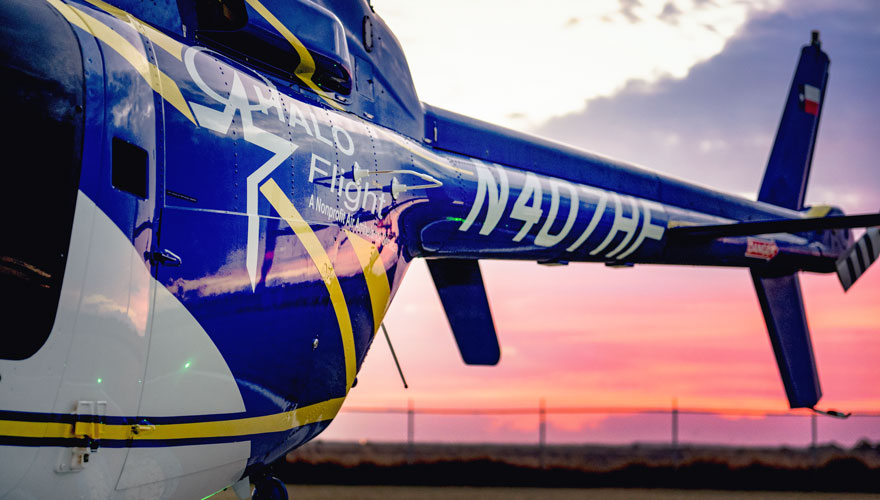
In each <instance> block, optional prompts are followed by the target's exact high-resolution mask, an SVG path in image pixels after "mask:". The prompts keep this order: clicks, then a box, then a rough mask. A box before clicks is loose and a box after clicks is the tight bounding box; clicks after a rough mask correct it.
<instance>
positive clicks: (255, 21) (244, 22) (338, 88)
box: [196, 0, 352, 95]
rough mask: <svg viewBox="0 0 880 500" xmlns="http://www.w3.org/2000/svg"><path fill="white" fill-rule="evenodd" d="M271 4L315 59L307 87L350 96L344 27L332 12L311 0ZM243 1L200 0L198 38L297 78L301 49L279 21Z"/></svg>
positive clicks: (241, 58) (263, 67) (251, 63)
mask: <svg viewBox="0 0 880 500" xmlns="http://www.w3.org/2000/svg"><path fill="white" fill-rule="evenodd" d="M266 7H267V9H268V10H269V11H270V12H272V14H273V15H274V16H276V19H277V20H278V22H281V23H282V24H283V25H284V27H285V28H286V29H287V30H289V31H290V32H291V33H293V34H294V36H295V37H296V40H297V42H296V43H297V44H302V45H304V46H305V48H306V50H307V51H308V56H309V57H310V58H311V59H312V61H311V64H313V65H314V71H313V72H312V73H311V75H310V78H311V81H310V82H305V83H307V84H308V85H307V86H308V87H313V86H317V87H318V88H320V89H321V90H323V91H326V92H335V93H337V94H340V95H349V94H351V90H352V81H351V73H352V71H351V67H350V66H351V62H350V56H349V52H348V42H347V40H346V37H345V29H344V28H343V26H342V24H341V23H340V21H339V20H338V19H337V18H336V17H335V16H334V15H333V13H332V12H330V11H328V10H327V9H324V8H323V7H321V6H319V5H317V4H313V3H312V2H286V1H281V0H272V1H267V6H266ZM248 9H249V8H248V7H246V6H245V2H244V0H199V1H198V2H197V3H196V15H197V17H198V27H197V30H196V38H197V39H198V40H199V41H200V42H201V43H204V44H205V45H208V46H210V47H211V48H213V49H216V50H217V51H218V52H221V53H223V54H226V55H228V56H231V57H234V58H236V59H238V60H239V61H245V62H246V64H247V65H249V66H252V67H255V68H257V69H259V70H262V71H265V72H267V73H271V74H274V75H277V76H280V77H282V78H285V79H287V80H293V81H296V80H297V79H299V77H298V76H297V68H299V66H300V63H301V60H300V57H301V53H300V51H299V50H298V49H297V48H296V47H294V46H292V45H291V42H290V41H289V40H288V39H287V38H285V36H284V35H283V34H282V33H279V30H278V28H277V26H276V25H275V24H273V23H272V22H269V20H268V19H266V18H265V17H264V16H263V15H260V14H259V13H257V12H255V11H253V10H250V14H249V10H248Z"/></svg>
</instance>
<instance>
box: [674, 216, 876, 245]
mask: <svg viewBox="0 0 880 500" xmlns="http://www.w3.org/2000/svg"><path fill="white" fill-rule="evenodd" d="M869 226H880V214H863V215H831V216H828V217H816V218H809V219H776V220H762V221H754V222H735V223H733V224H715V225H709V226H678V227H670V228H669V232H668V235H669V237H670V238H692V239H707V240H711V239H715V238H724V237H731V236H753V235H756V234H773V233H803V232H807V231H820V230H825V229H852V228H858V227H869Z"/></svg>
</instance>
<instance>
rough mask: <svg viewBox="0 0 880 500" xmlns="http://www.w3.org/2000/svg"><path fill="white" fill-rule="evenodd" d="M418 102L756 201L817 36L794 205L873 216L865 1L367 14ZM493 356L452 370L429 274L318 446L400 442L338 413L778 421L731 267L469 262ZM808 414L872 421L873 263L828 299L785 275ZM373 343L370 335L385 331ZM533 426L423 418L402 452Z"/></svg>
mask: <svg viewBox="0 0 880 500" xmlns="http://www.w3.org/2000/svg"><path fill="white" fill-rule="evenodd" d="M373 4H374V5H375V8H376V11H377V13H378V14H379V15H381V16H382V17H383V18H384V19H385V20H386V22H387V23H388V24H389V26H390V27H391V29H392V30H393V31H394V32H395V34H396V35H397V36H398V38H399V39H400V41H401V43H402V44H403V47H404V50H405V51H406V54H407V57H408V59H409V63H410V67H411V69H412V71H413V77H414V79H415V83H416V88H417V90H418V91H419V96H420V98H421V99H422V100H423V101H425V102H429V103H431V104H433V105H436V106H439V107H443V108H446V109H450V110H453V111H456V112H459V113H463V114H467V115H471V116H475V117H477V118H480V119H484V120H488V121H492V122H495V123H499V124H501V125H505V126H508V127H514V128H517V129H520V130H525V131H528V132H532V133H536V134H539V135H542V136H545V137H548V138H551V139H554V140H558V141H563V142H567V143H570V144H573V145H575V146H579V147H582V148H584V149H587V150H590V151H594V152H597V153H600V154H603V155H606V156H611V157H613V158H617V159H620V160H624V161H627V162H631V163H635V164H637V165H641V166H644V167H646V168H649V169H652V170H656V171H659V172H663V173H665V174H668V175H672V176H675V177H679V178H683V179H686V180H689V181H693V182H697V183H699V184H702V185H705V186H709V187H712V188H714V189H719V190H723V191H726V192H730V193H735V194H739V195H742V196H746V197H749V198H752V199H754V197H755V194H756V192H757V189H758V186H759V184H760V181H761V176H762V173H763V170H764V166H765V164H766V160H767V157H768V155H769V150H770V146H771V145H772V141H773V137H774V135H775V131H776V127H777V124H778V120H779V116H780V115H781V112H782V105H783V100H784V98H785V96H786V94H787V92H788V87H789V85H790V82H791V76H792V74H793V71H794V67H795V64H796V62H797V57H798V54H799V50H800V47H801V46H802V45H804V44H805V43H807V42H808V41H809V37H810V30H811V29H819V30H820V31H821V38H822V43H823V49H824V50H825V51H826V52H827V53H828V54H829V56H830V58H831V61H832V63H831V77H830V82H829V87H828V92H827V97H826V100H825V107H824V109H823V116H822V124H821V125H820V132H819V139H818V143H817V146H816V152H815V157H814V160H813V171H812V176H811V179H810V187H809V190H808V193H807V201H808V203H814V204H815V203H830V204H834V205H838V206H840V207H842V208H843V209H844V210H845V211H846V212H847V213H865V212H872V211H877V209H878V208H880V176H878V174H880V163H878V158H880V99H878V98H877V96H876V94H877V93H878V92H880V7H878V6H877V5H876V3H874V2H870V1H868V0H865V1H861V2H860V1H843V2H834V3H833V4H832V3H829V5H828V6H826V5H825V2H811V1H806V2H804V1H798V2H794V1H790V2H780V1H764V2H754V3H741V2H734V1H730V2H725V1H721V0H715V1H711V0H704V1H696V0H694V1H691V0H679V1H676V2H664V1H661V2H648V1H646V0H642V1H638V0H631V1H625V0H621V1H620V2H605V3H602V2H574V1H573V2H563V1H546V2H531V1H530V2H516V1H510V0H508V1H482V0H481V1H479V2H472V1H465V0H450V1H444V2H413V1H411V0H374V1H373ZM481 266H482V269H483V275H484V279H485V282H486V287H487V290H488V294H489V300H490V304H491V307H492V312H493V315H494V318H495V325H496V328H497V331H498V334H499V339H500V343H501V348H502V357H501V362H500V363H499V365H498V366H497V367H491V368H486V367H468V366H465V365H464V364H463V363H462V361H461V358H460V356H459V354H458V352H457V349H456V347H455V343H454V340H453V337H452V334H451V332H450V330H449V326H448V323H447V322H446V319H445V317H444V314H443V311H442V308H441V305H440V302H439V299H438V298H437V294H436V291H435V290H434V288H433V284H432V282H431V279H430V277H429V275H428V273H427V268H426V266H425V264H424V262H421V261H417V262H416V263H414V264H413V266H412V267H411V268H410V271H409V273H408V275H407V276H406V279H405V280H404V284H403V286H402V288H401V290H400V292H399V293H398V295H397V297H396V298H395V301H394V302H393V304H392V306H391V309H390V311H389V313H388V316H387V318H386V320H385V323H386V325H387V326H388V329H389V332H390V334H391V337H392V340H393V341H394V347H395V349H396V350H397V355H398V358H399V359H400V361H401V365H402V367H403V370H404V373H405V375H406V377H407V381H408V382H409V383H410V389H408V390H404V389H403V387H402V384H401V382H400V380H399V378H398V375H397V372H396V369H395V367H394V364H393V361H392V359H391V356H390V353H389V350H388V347H387V345H386V344H385V341H384V339H382V338H381V336H380V337H378V338H377V339H376V341H375V342H374V344H373V347H372V349H371V351H370V355H369V356H368V358H367V361H366V362H365V364H364V367H363V369H362V372H361V374H360V375H359V377H358V385H357V387H356V388H354V389H353V390H352V392H351V395H350V396H349V398H348V401H347V403H346V407H344V408H343V413H342V414H341V415H340V417H339V418H338V419H337V421H336V422H335V423H334V424H333V425H331V426H330V428H329V429H328V430H327V431H326V432H325V434H324V435H323V436H322V437H323V438H324V439H370V440H388V439H394V440H400V439H404V438H405V436H406V434H405V433H406V431H405V423H406V422H405V417H404V416H392V417H387V416H373V415H360V414H353V413H346V409H345V408H351V407H396V408H400V407H405V406H406V405H407V401H408V400H410V399H412V400H413V401H414V404H415V405H416V406H417V407H453V408H469V407H492V408H502V407H511V406H514V407H537V405H538V402H539V400H540V399H541V398H544V399H545V400H546V404H547V406H548V407H550V408H552V407H563V406H617V407H646V406H647V407H669V406H670V405H671V404H672V401H673V400H674V399H676V400H677V402H678V405H679V406H681V407H700V408H743V409H769V410H785V409H786V408H787V402H786V399H785V394H784V391H783V388H782V383H781V381H780V378H779V374H778V371H777V368H776V363H775V361H774V358H773V352H772V349H771V346H770V342H769V339H768V337H767V333H766V328H765V326H764V323H763V319H762V316H761V311H760V306H759V304H758V301H757V299H756V297H755V292H754V289H753V286H752V283H751V280H750V277H749V275H748V272H747V271H745V270H742V269H699V268H690V267H683V268H672V267H648V266H636V267H635V268H633V269H609V268H606V267H604V266H602V265H592V264H580V265H576V264H575V265H570V266H567V267H555V268H547V267H543V266H539V265H537V264H534V263H511V262H490V261H483V262H481ZM801 283H802V286H803V291H804V296H805V302H806V309H807V317H808V320H809V323H810V327H811V329H812V334H813V345H814V349H815V353H816V358H817V361H818V369H819V374H820V378H821V381H822V387H823V392H824V398H823V399H822V401H821V402H820V404H819V405H818V406H819V407H820V408H837V409H841V410H847V411H855V412H858V411H859V410H862V411H880V266H877V267H875V268H872V269H870V270H869V271H868V273H867V274H866V275H865V276H864V277H863V278H862V280H860V281H859V282H858V283H857V284H856V285H855V286H854V287H853V288H852V289H851V290H850V291H849V292H848V293H846V294H844V293H843V291H842V289H841V287H840V284H839V283H838V281H837V278H836V276H833V275H802V278H801ZM380 335H381V334H380ZM549 425H550V428H549V430H548V438H549V439H550V440H551V441H556V442H583V441H595V442H631V441H637V440H642V441H650V440H662V439H668V432H669V430H668V428H669V423H668V417H667V416H644V415H642V416H627V417H610V416H606V415H594V416H553V417H551V418H550V420H549ZM819 425H820V439H823V440H836V441H838V442H843V443H846V444H852V442H853V440H854V439H856V438H858V437H861V436H864V437H868V438H870V439H872V440H873V441H880V419H865V418H862V419H859V418H854V419H851V420H850V421H848V422H836V421H831V420H830V419H822V420H821V421H820V424H819ZM536 429H537V419H536V418H535V417H532V416H526V417H521V416H505V417H433V416H424V417H422V416H420V417H419V420H418V424H417V433H416V439H419V440H443V441H454V440H456V439H461V440H467V441H481V440H484V441H533V440H534V439H536V433H537V430H536ZM681 434H682V439H683V440H693V441H697V442H704V441H711V442H729V443H754V444H764V443H767V444H778V443H780V442H787V443H793V444H803V443H806V442H808V439H809V420H808V419H805V418H800V419H791V418H788V419H787V418H784V417H774V418H769V419H765V420H762V421H755V420H754V419H752V418H737V419H731V418H724V419H722V418H717V417H695V416H689V417H683V420H682V433H681Z"/></svg>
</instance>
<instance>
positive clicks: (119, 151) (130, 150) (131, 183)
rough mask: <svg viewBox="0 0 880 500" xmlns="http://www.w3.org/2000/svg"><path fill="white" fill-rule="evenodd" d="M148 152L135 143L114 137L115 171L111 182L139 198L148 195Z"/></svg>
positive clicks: (117, 187)
mask: <svg viewBox="0 0 880 500" xmlns="http://www.w3.org/2000/svg"><path fill="white" fill-rule="evenodd" d="M147 160H148V156H147V152H146V151H145V150H143V149H141V148H139V147H137V146H135V145H134V144H130V143H128V142H125V141H123V140H122V139H120V138H118V137H114V138H113V172H112V174H111V182H112V183H113V187H115V188H116V189H119V190H120V191H125V192H127V193H131V194H133V195H135V196H137V197H138V198H142V199H145V198H146V197H147Z"/></svg>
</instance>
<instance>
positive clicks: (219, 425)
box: [0, 398, 345, 441]
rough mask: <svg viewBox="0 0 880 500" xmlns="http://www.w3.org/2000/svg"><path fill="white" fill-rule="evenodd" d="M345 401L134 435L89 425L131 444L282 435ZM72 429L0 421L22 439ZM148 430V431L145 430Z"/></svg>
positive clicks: (127, 429)
mask: <svg viewBox="0 0 880 500" xmlns="http://www.w3.org/2000/svg"><path fill="white" fill-rule="evenodd" d="M344 400H345V398H335V399H330V400H328V401H324V402H321V403H317V404H314V405H311V406H306V407H303V408H297V409H296V410H293V411H289V412H285V413H276V414H273V415H265V416H262V417H250V418H239V419H235V420H217V421H213V422H193V423H185V424H166V425H154V426H151V427H149V428H146V427H142V428H141V431H140V432H139V433H138V434H134V433H133V431H132V426H130V425H108V424H94V425H92V424H89V426H90V427H94V428H96V429H97V433H98V436H89V437H92V438H100V439H112V440H122V441H125V440H128V439H133V440H135V441H138V440H145V439H190V438H219V437H235V436H247V435H251V434H265V433H268V432H283V431H288V430H291V429H295V428H297V427H302V426H304V425H307V424H314V423H317V422H323V421H326V420H331V419H332V418H333V417H335V416H336V414H337V413H339V409H340V408H341V407H342V402H343V401H344ZM73 428H74V426H73V425H71V424H61V423H51V422H19V421H14V420H0V435H3V436H15V437H26V438H73V437H76V436H74V433H73ZM146 429H149V430H146Z"/></svg>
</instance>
